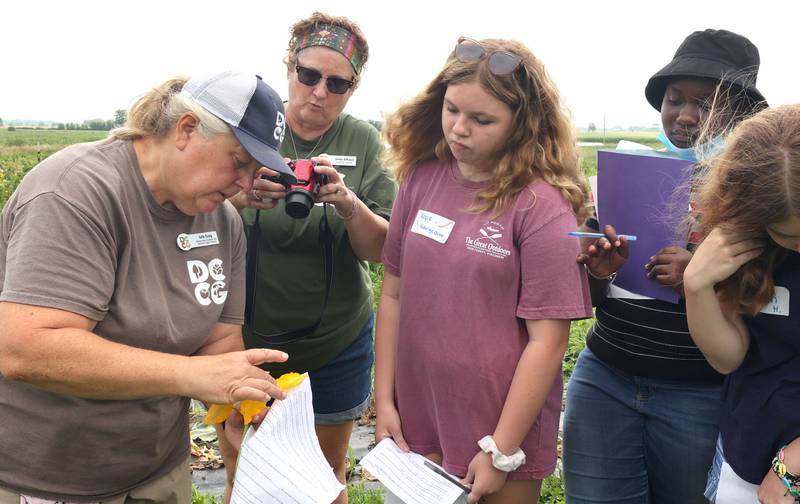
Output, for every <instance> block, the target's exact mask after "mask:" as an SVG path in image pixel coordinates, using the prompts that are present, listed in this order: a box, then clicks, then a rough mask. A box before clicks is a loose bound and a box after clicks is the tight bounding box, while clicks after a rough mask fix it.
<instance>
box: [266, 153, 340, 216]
mask: <svg viewBox="0 0 800 504" xmlns="http://www.w3.org/2000/svg"><path fill="white" fill-rule="evenodd" d="M287 164H288V165H289V168H291V169H292V171H293V172H294V176H295V178H296V179H297V182H296V183H294V184H284V185H285V187H286V198H285V206H286V213H287V214H288V215H289V216H290V217H294V218H295V219H305V218H306V217H308V214H309V213H311V207H313V206H314V196H315V195H316V194H317V192H319V188H320V186H322V185H325V184H326V183H327V177H325V176H324V175H318V174H316V173H315V172H314V167H315V166H316V163H314V162H313V161H310V160H308V159H295V160H294V161H289V163H287ZM262 178H265V179H268V180H271V181H273V182H278V183H282V182H281V180H280V178H279V177H268V176H266V175H262Z"/></svg>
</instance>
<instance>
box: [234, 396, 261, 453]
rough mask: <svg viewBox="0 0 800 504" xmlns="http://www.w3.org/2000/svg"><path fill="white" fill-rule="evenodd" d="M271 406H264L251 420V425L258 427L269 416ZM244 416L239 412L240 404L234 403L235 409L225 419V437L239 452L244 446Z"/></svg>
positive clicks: (254, 427)
mask: <svg viewBox="0 0 800 504" xmlns="http://www.w3.org/2000/svg"><path fill="white" fill-rule="evenodd" d="M268 411H269V408H268V407H267V408H264V409H263V410H261V411H260V412H259V413H257V414H256V415H255V416H254V417H253V418H252V420H250V427H252V428H253V429H258V427H259V426H260V425H261V422H263V421H264V418H266V417H267V412H268ZM244 427H245V425H244V417H243V416H242V414H241V413H239V410H238V405H234V408H233V411H231V414H230V415H229V416H228V418H227V419H225V439H227V441H228V442H229V443H230V444H231V446H233V447H234V448H235V449H236V451H237V452H238V451H239V450H240V449H241V447H242V439H243V438H244Z"/></svg>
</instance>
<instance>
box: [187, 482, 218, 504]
mask: <svg viewBox="0 0 800 504" xmlns="http://www.w3.org/2000/svg"><path fill="white" fill-rule="evenodd" d="M192 504H223V501H222V499H220V498H219V497H215V496H213V495H210V494H204V493H201V492H200V490H198V489H197V487H196V486H194V485H192Z"/></svg>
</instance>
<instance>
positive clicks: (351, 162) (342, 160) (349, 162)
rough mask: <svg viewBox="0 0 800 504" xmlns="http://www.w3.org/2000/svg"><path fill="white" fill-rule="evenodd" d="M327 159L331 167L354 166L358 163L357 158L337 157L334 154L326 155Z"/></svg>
mask: <svg viewBox="0 0 800 504" xmlns="http://www.w3.org/2000/svg"><path fill="white" fill-rule="evenodd" d="M328 159H330V160H331V163H333V166H355V165H356V162H357V161H358V156H339V155H336V154H328Z"/></svg>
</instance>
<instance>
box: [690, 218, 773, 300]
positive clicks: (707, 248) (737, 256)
mask: <svg viewBox="0 0 800 504" xmlns="http://www.w3.org/2000/svg"><path fill="white" fill-rule="evenodd" d="M765 246H766V241H764V240H763V239H762V238H759V235H758V234H756V233H730V232H727V231H723V230H722V229H720V228H715V229H713V230H712V231H711V232H710V233H709V234H708V236H706V239H705V240H703V242H702V243H701V244H700V246H699V247H697V250H695V251H694V255H693V257H692V259H691V261H689V265H688V266H687V267H686V270H685V271H684V274H683V283H684V288H685V289H687V290H688V289H691V290H692V291H694V292H698V291H700V290H704V289H709V288H713V287H714V285H716V284H718V283H719V282H721V281H723V280H725V279H726V278H728V277H729V276H731V275H733V274H734V273H735V272H736V271H737V270H738V269H739V268H741V267H742V265H744V264H745V263H747V262H748V261H752V260H753V259H755V258H756V257H758V256H759V255H761V253H762V252H763V251H764V247H765Z"/></svg>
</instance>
